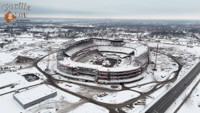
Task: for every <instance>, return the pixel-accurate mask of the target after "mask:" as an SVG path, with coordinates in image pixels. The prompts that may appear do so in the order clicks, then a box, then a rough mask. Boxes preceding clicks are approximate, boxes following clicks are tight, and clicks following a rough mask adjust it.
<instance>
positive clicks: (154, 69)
mask: <svg viewBox="0 0 200 113" xmlns="http://www.w3.org/2000/svg"><path fill="white" fill-rule="evenodd" d="M157 55H158V44H157V48H156V58H155V64H154V68H153V69H152V70H153V71H156V70H157V69H156V63H157Z"/></svg>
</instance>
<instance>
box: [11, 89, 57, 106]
mask: <svg viewBox="0 0 200 113" xmlns="http://www.w3.org/2000/svg"><path fill="white" fill-rule="evenodd" d="M54 93H56V91H55V90H53V89H51V88H50V87H48V86H47V85H40V86H37V87H34V88H32V89H29V90H26V91H23V92H20V93H15V94H14V97H15V98H16V99H17V100H18V101H19V102H20V103H21V104H23V105H25V104H28V103H30V102H33V101H35V100H37V99H40V98H43V97H46V96H48V95H51V94H54Z"/></svg>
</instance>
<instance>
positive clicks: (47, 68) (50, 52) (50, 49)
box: [45, 47, 53, 71]
mask: <svg viewBox="0 0 200 113" xmlns="http://www.w3.org/2000/svg"><path fill="white" fill-rule="evenodd" d="M52 53H53V51H52V48H51V47H49V55H48V59H47V67H46V69H45V71H49V61H50V55H51V54H52Z"/></svg>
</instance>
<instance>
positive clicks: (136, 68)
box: [55, 38, 149, 84]
mask: <svg viewBox="0 0 200 113" xmlns="http://www.w3.org/2000/svg"><path fill="white" fill-rule="evenodd" d="M148 62H149V49H148V47H147V46H145V45H142V44H138V43H131V42H128V41H126V40H123V39H121V38H112V39H108V38H107V39H105V38H77V39H72V40H70V41H67V42H65V43H63V45H61V51H59V52H58V53H57V66H56V68H55V71H56V72H57V73H59V74H60V75H62V76H64V77H67V78H70V79H74V80H79V81H86V82H96V83H105V84H119V83H130V82H134V81H138V80H141V79H142V78H143V76H142V75H141V73H142V72H143V71H144V70H145V69H146V67H147V64H148Z"/></svg>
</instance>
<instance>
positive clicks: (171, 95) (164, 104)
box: [145, 62, 200, 113]
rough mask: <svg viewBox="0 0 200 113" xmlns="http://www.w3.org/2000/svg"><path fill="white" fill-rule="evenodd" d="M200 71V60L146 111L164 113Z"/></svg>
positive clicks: (147, 112)
mask: <svg viewBox="0 0 200 113" xmlns="http://www.w3.org/2000/svg"><path fill="white" fill-rule="evenodd" d="M199 72H200V62H198V63H197V64H196V66H195V67H194V68H193V69H192V70H191V71H190V72H189V73H188V74H187V75H186V76H185V77H184V78H183V79H182V80H180V81H179V83H177V84H176V85H175V86H174V87H173V88H172V89H171V90H169V91H168V92H167V93H166V94H165V95H164V96H163V97H161V98H160V99H159V100H158V101H157V102H156V103H155V104H154V105H153V106H151V107H150V108H149V109H148V110H147V111H146V112H145V113H164V112H165V111H166V110H167V109H168V108H169V106H170V105H171V104H172V103H173V102H174V101H175V100H176V99H177V98H178V97H179V95H181V94H182V92H183V91H184V90H185V89H186V88H187V86H189V85H190V83H191V82H192V81H193V80H194V79H195V78H196V76H197V75H198V74H199Z"/></svg>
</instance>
